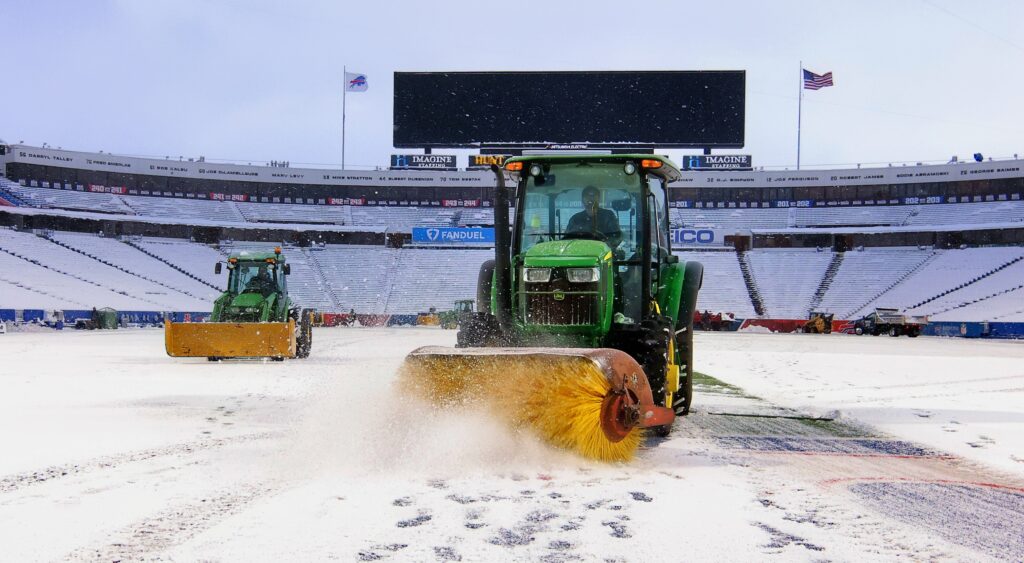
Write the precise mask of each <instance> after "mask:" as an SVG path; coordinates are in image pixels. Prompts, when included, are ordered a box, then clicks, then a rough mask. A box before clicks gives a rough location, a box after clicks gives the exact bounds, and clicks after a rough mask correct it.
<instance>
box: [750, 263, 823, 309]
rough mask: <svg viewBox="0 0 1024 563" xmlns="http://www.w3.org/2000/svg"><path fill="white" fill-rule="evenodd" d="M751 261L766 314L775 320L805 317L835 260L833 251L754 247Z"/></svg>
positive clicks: (751, 271)
mask: <svg viewBox="0 0 1024 563" xmlns="http://www.w3.org/2000/svg"><path fill="white" fill-rule="evenodd" d="M747 260H748V261H749V263H750V273H751V275H752V276H753V277H754V283H755V285H757V288H758V292H759V293H760V294H761V299H762V302H763V304H764V308H765V315H766V316H768V317H769V318H774V319H803V318H806V317H807V313H808V311H809V309H810V306H811V299H812V298H813V297H814V293H815V291H817V289H818V286H820V285H821V282H822V279H823V278H824V277H825V270H826V268H828V265H829V263H830V262H831V261H832V252H829V251H825V252H818V251H817V250H816V249H814V248H810V249H807V248H799V249H771V250H751V251H749V252H747Z"/></svg>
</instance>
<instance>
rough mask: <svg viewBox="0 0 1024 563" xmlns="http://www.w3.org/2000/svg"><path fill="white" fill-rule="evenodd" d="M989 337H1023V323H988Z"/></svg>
mask: <svg viewBox="0 0 1024 563" xmlns="http://www.w3.org/2000/svg"><path fill="white" fill-rule="evenodd" d="M988 326H989V333H988V337H989V338H1024V323H988Z"/></svg>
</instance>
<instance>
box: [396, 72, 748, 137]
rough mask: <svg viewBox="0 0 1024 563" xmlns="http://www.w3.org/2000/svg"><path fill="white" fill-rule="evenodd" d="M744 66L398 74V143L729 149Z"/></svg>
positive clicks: (739, 131) (739, 113)
mask: <svg viewBox="0 0 1024 563" xmlns="http://www.w3.org/2000/svg"><path fill="white" fill-rule="evenodd" d="M745 95H746V72H745V71H644V72H632V71H628V72H627V71H622V72H619V71H616V72H396V73H395V93H394V102H395V104H394V146H395V147H397V148H406V147H408V148H415V147H449V148H458V147H479V146H491V147H524V146H537V147H543V146H547V145H551V144H571V143H587V144H589V145H591V146H595V145H596V146H608V147H629V146H637V145H641V146H658V147H669V148H671V147H731V148H739V147H742V146H743V142H744V109H745Z"/></svg>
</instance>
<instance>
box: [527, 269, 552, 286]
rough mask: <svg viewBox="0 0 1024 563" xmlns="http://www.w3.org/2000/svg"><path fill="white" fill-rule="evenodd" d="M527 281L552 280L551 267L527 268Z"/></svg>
mask: <svg viewBox="0 0 1024 563" xmlns="http://www.w3.org/2000/svg"><path fill="white" fill-rule="evenodd" d="M525 276H526V281H528V282H530V283H546V282H549V281H551V268H526V274H525Z"/></svg>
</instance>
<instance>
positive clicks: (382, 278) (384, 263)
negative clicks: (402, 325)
mask: <svg viewBox="0 0 1024 563" xmlns="http://www.w3.org/2000/svg"><path fill="white" fill-rule="evenodd" d="M398 252H399V251H398V250H396V249H392V248H384V247H380V246H357V245H349V246H338V245H328V246H327V247H326V248H324V249H323V250H318V251H315V252H310V254H309V255H310V257H311V258H312V260H313V262H314V263H315V264H316V267H317V268H318V269H319V270H320V271H321V272H322V273H323V276H324V279H325V281H326V285H327V290H328V291H330V293H331V297H332V298H333V300H334V302H336V303H338V304H339V305H340V306H341V311H343V312H347V311H349V310H351V309H355V311H356V312H357V313H374V314H377V313H383V312H384V307H385V306H386V304H387V298H388V293H389V292H390V289H391V286H392V283H393V281H394V279H393V278H394V272H395V268H396V265H397V262H398Z"/></svg>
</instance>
